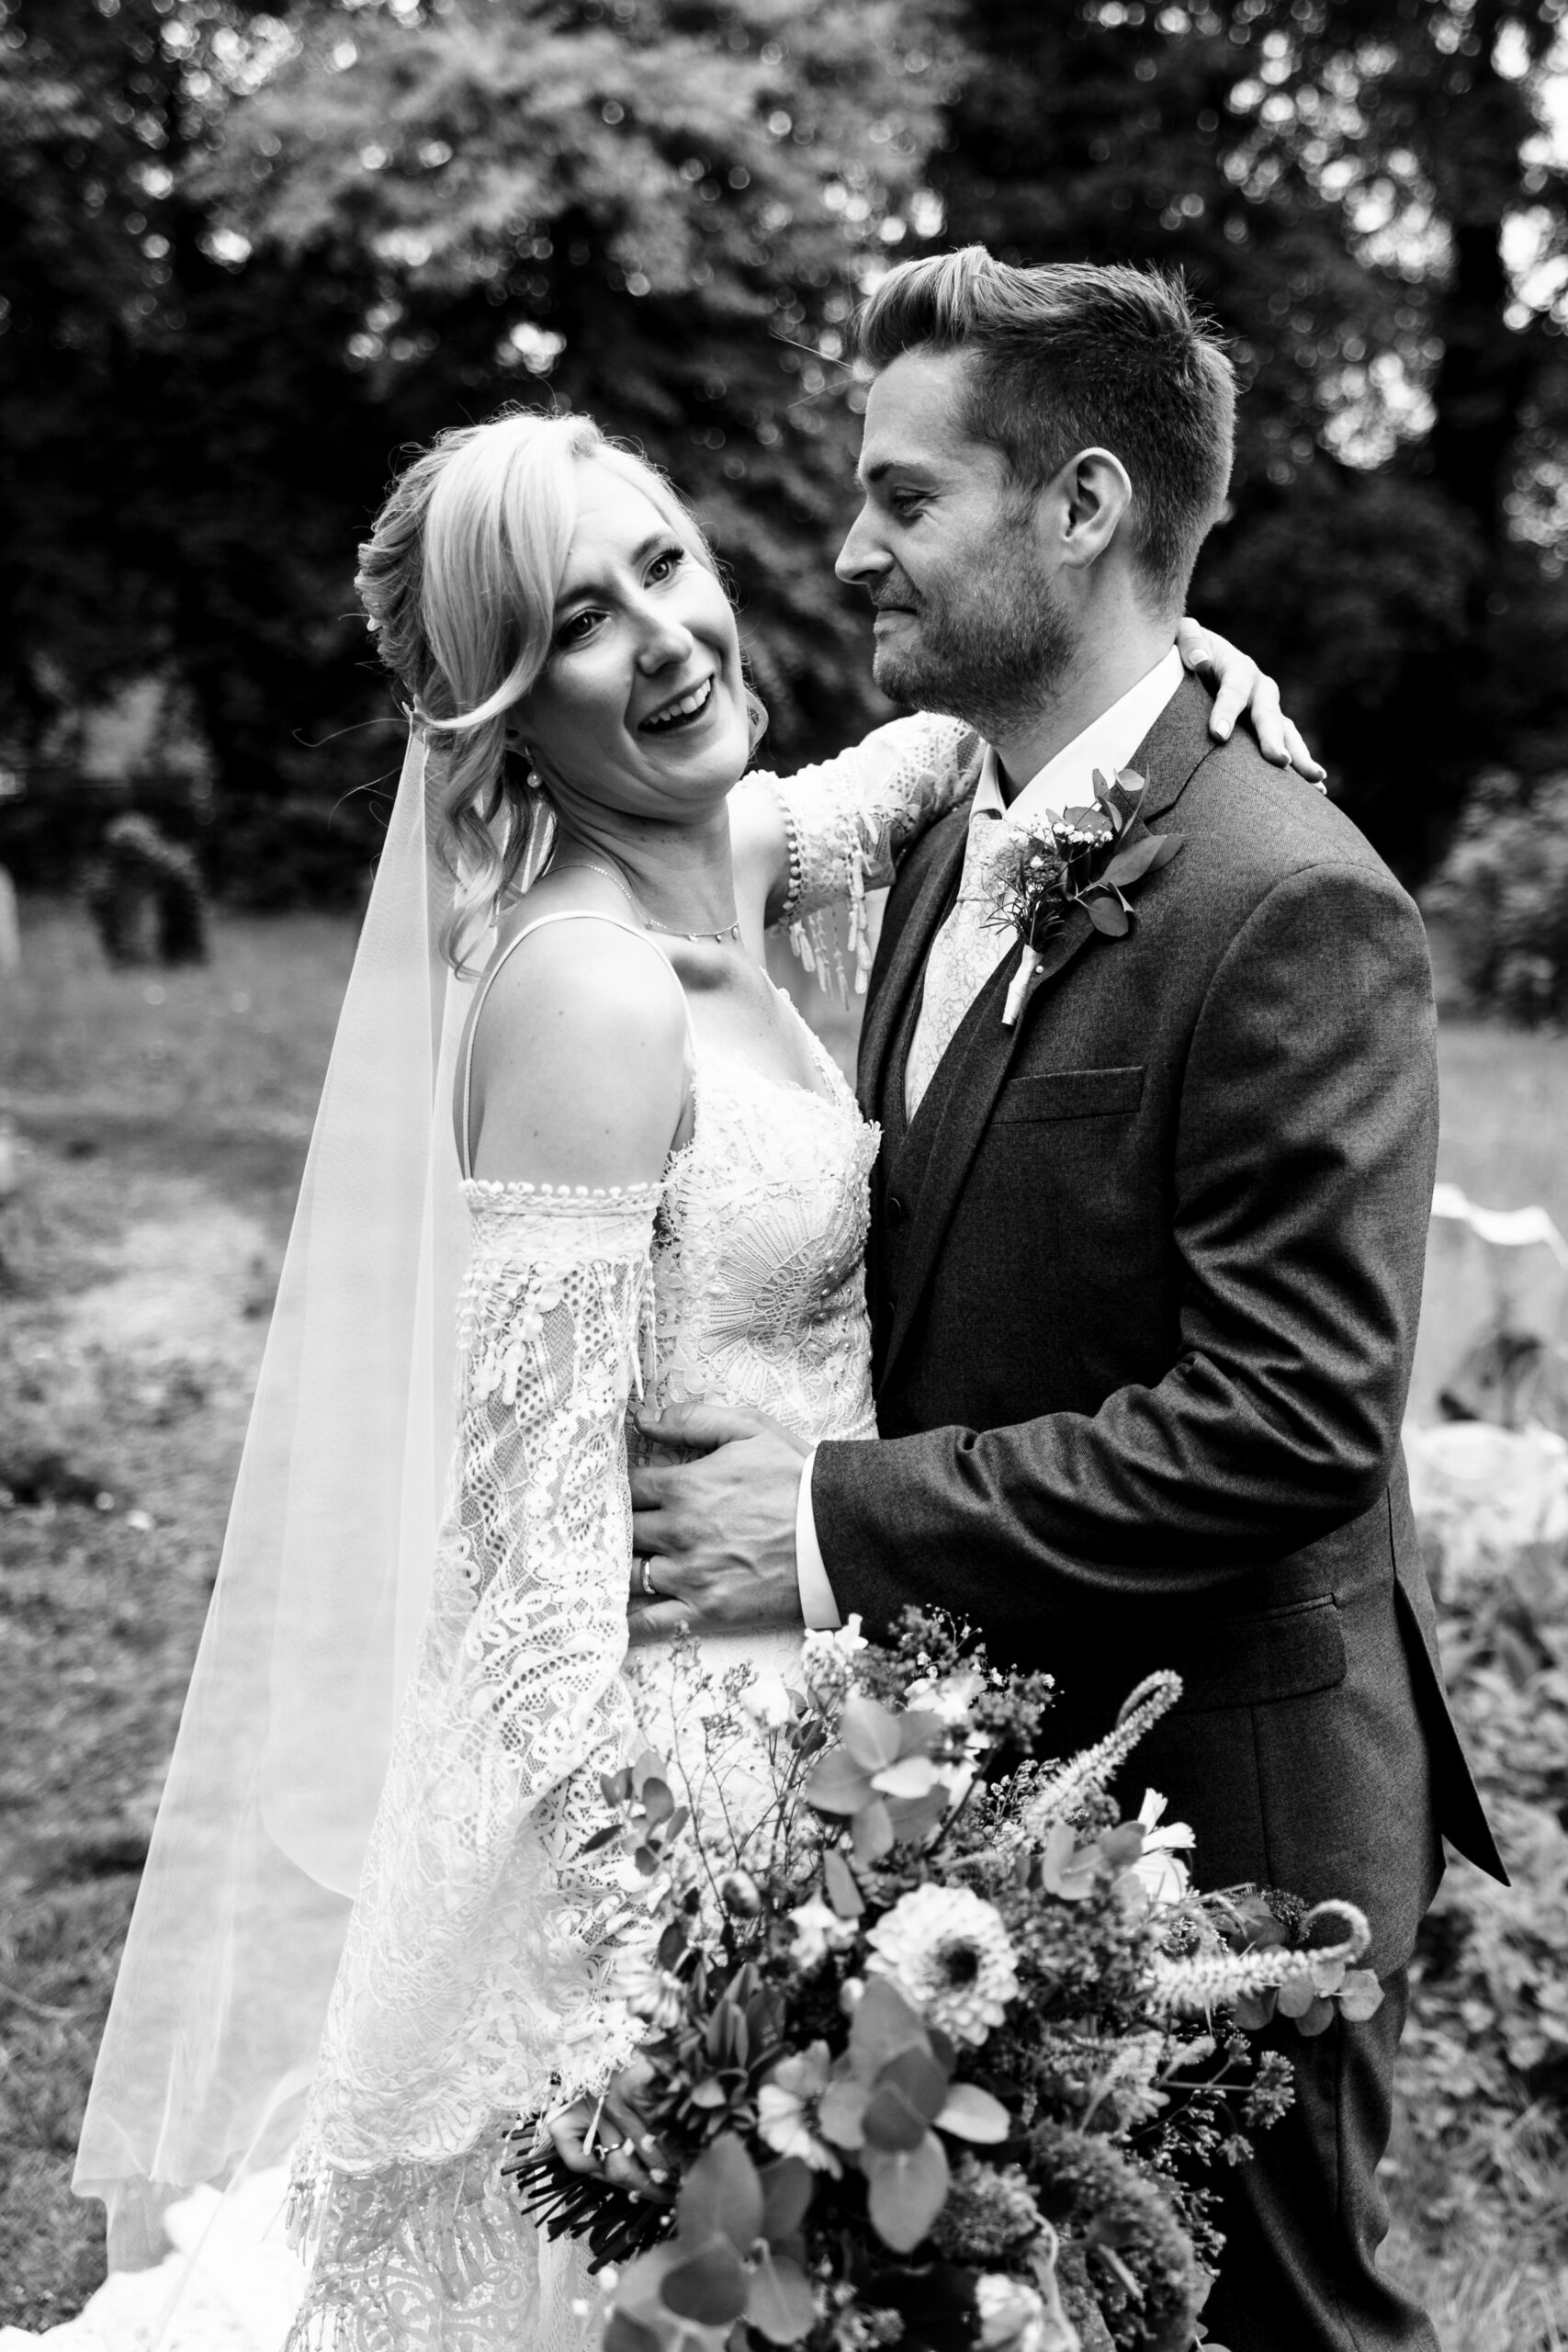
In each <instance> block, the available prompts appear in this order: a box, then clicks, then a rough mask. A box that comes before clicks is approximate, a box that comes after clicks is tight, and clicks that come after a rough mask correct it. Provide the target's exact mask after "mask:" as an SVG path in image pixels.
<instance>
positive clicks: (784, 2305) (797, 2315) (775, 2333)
mask: <svg viewBox="0 0 1568 2352" xmlns="http://www.w3.org/2000/svg"><path fill="white" fill-rule="evenodd" d="M816 2316H817V2312H816V2307H815V2305H814V2304H813V2302H812V2300H811V2287H810V2282H809V2281H808V2279H807V2276H806V2273H805V2271H804V2270H803V2269H802V2268H801V2267H800V2265H799V2263H798V2262H792V2261H791V2260H790V2258H789V2256H787V2255H784V2256H775V2255H774V2254H773V2251H772V2249H771V2248H770V2247H768V2246H763V2247H762V2249H761V2253H760V2255H759V2256H758V2258H757V2267H756V2268H755V2269H754V2270H753V2271H752V2273H751V2290H750V2294H749V2295H748V2296H747V2299H746V2321H747V2324H748V2326H750V2327H754V2328H755V2329H756V2330H757V2333H758V2334H759V2335H765V2336H766V2337H767V2339H768V2341H769V2343H770V2344H798V2343H799V2342H800V2340H801V2338H802V2336H804V2335H809V2333H810V2331H811V2325H812V2322H813V2321H814V2320H815V2318H816Z"/></svg>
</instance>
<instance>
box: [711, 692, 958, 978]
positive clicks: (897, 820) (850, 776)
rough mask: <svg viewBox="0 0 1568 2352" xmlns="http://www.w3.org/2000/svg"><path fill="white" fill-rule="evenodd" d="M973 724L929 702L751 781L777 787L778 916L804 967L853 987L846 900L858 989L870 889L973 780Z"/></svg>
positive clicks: (865, 972) (867, 963)
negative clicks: (806, 761)
mask: <svg viewBox="0 0 1568 2352" xmlns="http://www.w3.org/2000/svg"><path fill="white" fill-rule="evenodd" d="M976 750H977V742H976V736H975V734H974V732H973V730H972V729H969V728H967V727H965V726H964V724H963V722H962V721H961V720H959V719H956V718H938V717H937V716H935V715H934V714H933V713H931V712H929V711H923V712H919V713H917V714H916V716H915V717H913V718H896V719H894V720H893V721H892V722H891V724H890V725H888V726H886V727H878V728H876V729H874V732H873V733H871V734H870V735H868V736H867V737H866V738H865V741H863V742H862V743H857V744H855V745H854V746H853V748H852V750H850V751H847V752H840V754H839V756H838V758H837V759H835V760H824V761H823V762H822V763H820V764H819V765H818V766H816V767H809V768H800V769H797V770H796V772H795V775H788V776H778V775H770V774H768V773H766V772H765V771H763V772H760V773H757V774H756V775H754V777H753V778H750V779H749V781H754V782H755V783H756V784H758V785H759V786H765V787H767V788H769V789H771V790H772V791H773V793H774V794H775V795H776V796H777V797H778V799H779V801H780V803H781V805H782V806H783V809H784V828H785V831H786V832H787V833H788V836H789V896H788V898H787V899H786V900H785V902H784V909H783V911H782V913H781V914H780V916H779V921H780V922H783V923H785V924H787V925H788V929H789V943H790V945H791V947H792V948H793V949H794V951H795V954H796V955H797V956H799V958H800V960H801V962H802V963H803V964H804V965H805V967H806V968H807V971H808V972H811V971H815V972H818V973H820V975H821V976H822V978H823V981H824V985H826V984H827V981H828V978H829V975H830V976H831V977H832V978H833V979H834V981H836V983H837V985H838V987H839V989H840V992H841V993H847V981H846V978H845V968H844V956H845V953H846V946H843V945H840V940H839V937H838V928H837V924H836V923H835V922H834V914H835V912H836V910H837V909H838V908H840V906H842V907H847V909H848V928H849V938H848V941H847V953H848V955H849V956H850V958H851V961H852V966H853V969H854V985H855V990H856V993H857V994H861V993H863V991H864V989H865V984H866V980H867V978H868V977H869V974H870V971H871V943H870V939H869V936H868V934H867V930H866V922H865V894H866V892H867V891H868V890H876V889H880V888H883V886H884V885H885V884H886V883H889V882H891V881H892V879H893V876H894V873H895V870H896V869H897V863H898V859H899V856H900V854H901V853H902V852H903V851H904V850H906V849H908V846H909V844H910V843H911V842H915V841H918V840H919V836H920V835H921V833H923V832H924V831H926V829H927V827H928V826H930V825H933V824H934V823H935V822H936V820H937V819H938V818H939V817H944V816H946V814H947V812H948V810H949V809H953V808H954V807H956V805H957V803H958V802H959V801H960V800H962V799H963V797H964V794H965V793H966V792H967V791H968V790H969V789H970V788H971V786H972V784H973V781H974V769H975V758H976Z"/></svg>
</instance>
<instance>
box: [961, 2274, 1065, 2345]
mask: <svg viewBox="0 0 1568 2352" xmlns="http://www.w3.org/2000/svg"><path fill="white" fill-rule="evenodd" d="M975 2312H976V2317H977V2319H978V2320H979V2323H980V2334H979V2338H978V2342H979V2345H980V2352H1045V2346H1046V2343H1047V2337H1046V2334H1045V2304H1044V2301H1043V2297H1042V2296H1040V2295H1039V2294H1037V2293H1036V2292H1035V2290H1034V2289H1033V2288H1032V2287H1029V2286H1026V2285H1025V2284H1024V2282H1023V2280H1022V2279H1021V2278H1005V2277H1004V2276H1003V2275H1002V2274H1001V2273H1000V2272H999V2271H987V2272H986V2273H985V2274H984V2276H983V2277H981V2278H977V2279H976V2281H975Z"/></svg>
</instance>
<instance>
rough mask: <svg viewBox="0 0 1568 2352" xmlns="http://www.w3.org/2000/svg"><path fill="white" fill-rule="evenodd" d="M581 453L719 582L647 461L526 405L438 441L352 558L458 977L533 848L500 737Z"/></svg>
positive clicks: (528, 787)
mask: <svg viewBox="0 0 1568 2352" xmlns="http://www.w3.org/2000/svg"><path fill="white" fill-rule="evenodd" d="M584 458H592V459H594V460H595V461H596V462H597V463H598V464H600V465H603V466H604V467H606V468H607V469H608V470H609V471H610V472H611V473H615V474H619V475H620V476H621V478H622V479H623V480H624V481H627V482H629V483H630V484H632V486H633V487H634V488H636V489H637V490H640V491H641V492H642V493H643V495H644V496H645V497H646V498H648V499H649V501H650V502H651V503H652V504H653V505H654V506H655V507H656V508H657V509H658V511H659V512H660V515H662V516H663V517H664V520H665V521H666V522H667V523H668V524H669V526H670V527H671V530H672V531H673V532H674V533H675V535H676V537H678V538H679V539H680V540H681V541H682V544H683V545H684V546H685V547H686V548H689V549H690V551H691V553H692V554H693V555H694V556H695V557H696V558H697V560H699V561H700V562H702V563H704V564H705V565H706V567H707V569H708V570H709V571H711V572H712V573H713V574H714V576H715V578H716V579H717V578H719V577H720V576H721V575H720V573H719V571H718V566H717V564H716V562H715V560H714V557H713V552H712V549H711V548H709V546H708V543H707V540H706V539H705V537H704V535H703V532H702V529H701V527H700V526H699V525H698V523H697V521H696V519H695V517H694V515H693V514H692V512H691V510H690V508H689V507H688V506H687V505H686V503H685V502H684V500H683V499H682V497H681V496H680V494H679V493H678V492H676V491H675V489H674V488H673V487H672V486H671V483H670V482H669V481H666V479H665V477H664V476H663V475H662V474H661V473H660V471H659V470H658V469H657V468H656V467H654V466H652V465H650V464H649V461H648V460H647V458H643V457H641V456H639V455H638V454H637V452H636V451H634V450H632V449H629V448H626V447H624V446H623V445H622V444H620V443H617V442H615V441H612V440H610V439H608V438H607V437H606V435H604V434H603V433H601V431H600V430H599V427H598V426H597V425H596V424H594V422H593V420H592V417H587V416H570V415H569V416H547V415H542V414H540V413H538V412H537V411H535V410H517V411H513V413H510V414H507V415H504V416H498V417H495V418H493V419H492V420H491V423H490V424H470V425H464V426H461V427H458V428H457V429H456V430H454V431H452V432H448V433H443V434H442V435H440V437H439V438H438V439H437V440H436V441H435V442H434V445H433V446H432V447H430V448H429V449H427V450H426V451H425V452H424V453H423V456H421V457H419V458H415V460H414V462H413V464H412V466H410V467H409V469H408V470H407V472H406V473H404V474H403V475H402V476H401V477H400V480H399V481H398V484H397V487H396V488H395V489H394V490H393V492H392V493H391V496H390V497H389V499H388V501H387V503H386V504H385V505H384V506H383V507H382V509H381V512H380V514H379V515H378V516H377V518H376V525H375V528H374V530H373V531H372V533H371V535H370V537H369V538H368V539H367V540H366V542H365V544H364V545H363V546H362V547H361V548H360V550H359V571H358V573H357V575H356V577H355V587H356V588H357V589H358V591H359V597H360V602H361V603H362V604H363V605H364V607H365V610H366V613H367V616H368V617H369V622H370V627H371V628H372V629H373V630H374V631H375V633H376V641H377V646H378V650H379V652H380V656H381V659H382V661H383V662H385V663H386V665H387V667H388V669H389V670H390V671H391V673H392V674H393V676H394V677H395V678H396V679H397V680H398V683H399V684H400V686H401V688H402V690H403V694H404V696H405V699H406V702H407V705H408V708H409V715H410V718H412V721H413V723H414V724H415V725H416V726H419V727H421V728H423V729H424V731H425V733H426V735H427V737H428V739H429V741H430V747H431V752H432V754H433V757H432V770H433V773H434V774H437V775H439V778H440V782H439V786H438V787H437V792H436V799H435V815H436V821H435V825H434V849H435V854H436V855H437V856H438V857H439V858H440V860H441V862H442V864H443V865H445V867H446V870H447V871H448V872H449V873H450V875H451V876H452V879H453V883H454V886H455V888H454V892H453V899H452V906H451V911H450V912H449V914H448V916H447V918H446V922H445V924H444V925H443V928H442V936H441V944H442V947H443V950H444V951H445V953H446V955H447V956H449V957H450V959H451V961H452V963H453V964H454V965H455V966H456V967H457V969H458V970H459V971H461V970H462V969H463V968H464V959H465V953H466V950H467V949H468V947H469V946H471V945H472V944H473V942H474V940H475V938H476V936H477V934H478V933H480V932H482V931H483V930H484V929H485V928H486V926H487V925H488V924H489V923H490V922H492V921H493V920H494V919H495V917H496V915H497V914H498V913H499V911H500V910H501V909H502V907H503V906H504V905H505V904H506V903H507V901H508V899H510V898H512V897H513V895H514V893H515V891H516V890H517V889H518V888H525V887H526V884H527V881H528V879H529V878H530V877H531V875H532V873H533V871H534V870H535V868H536V865H537V863H538V858H539V855H540V854H542V852H543V850H544V848H545V847H546V846H547V840H548V835H549V831H550V829H551V824H552V818H551V812H550V809H549V801H548V786H547V779H537V778H532V777H530V775H529V771H528V769H527V765H526V763H525V761H523V760H520V759H519V758H518V757H517V755H516V754H515V753H514V752H513V751H512V750H511V749H510V748H509V746H508V744H507V741H506V729H507V723H508V718H509V714H510V713H511V712H512V710H513V707H515V705H516V704H518V703H519V702H521V701H522V700H523V698H524V696H525V695H526V694H527V693H528V692H529V690H530V688H531V687H532V686H533V684H534V682H535V680H536V678H537V677H538V675H539V673H540V671H541V670H542V669H543V668H544V666H545V662H546V660H547V656H548V653H549V650H550V633H551V627H552V623H553V620H554V616H555V601H556V594H557V592H558V588H559V586H560V582H561V576H562V574H563V572H564V571H565V569H566V563H567V558H568V555H569V553H570V548H571V536H572V532H573V530H574V529H575V527H576V524H577V513H578V500H577V481H576V473H577V468H578V466H579V465H580V464H581V461H582V460H583V459H584ZM759 710H760V706H759ZM520 877H521V879H520Z"/></svg>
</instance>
